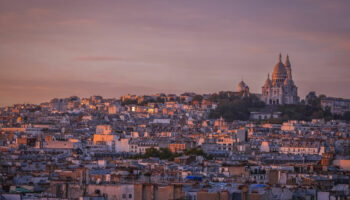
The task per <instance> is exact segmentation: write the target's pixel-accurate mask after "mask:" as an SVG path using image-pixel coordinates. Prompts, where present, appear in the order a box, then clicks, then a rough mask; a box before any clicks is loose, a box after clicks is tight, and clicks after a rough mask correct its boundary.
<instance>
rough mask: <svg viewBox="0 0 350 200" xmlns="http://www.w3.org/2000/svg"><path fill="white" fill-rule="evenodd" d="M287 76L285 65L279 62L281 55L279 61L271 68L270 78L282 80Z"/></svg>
mask: <svg viewBox="0 0 350 200" xmlns="http://www.w3.org/2000/svg"><path fill="white" fill-rule="evenodd" d="M286 78H287V71H286V67H285V66H284V65H283V63H282V62H281V55H280V60H279V62H278V63H277V64H276V65H275V68H274V69H273V74H272V80H273V81H280V82H282V81H284V80H285V79H286Z"/></svg>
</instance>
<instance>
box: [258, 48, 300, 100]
mask: <svg viewBox="0 0 350 200" xmlns="http://www.w3.org/2000/svg"><path fill="white" fill-rule="evenodd" d="M281 60H282V56H281V54H280V56H279V62H278V63H277V64H276V65H275V68H274V70H273V73H272V79H270V76H269V75H268V77H267V80H266V81H265V84H264V86H263V87H262V95H261V98H262V101H264V102H265V103H266V104H268V105H278V104H282V105H283V104H298V103H299V96H298V88H297V86H296V85H295V84H294V81H293V78H292V68H291V64H290V61H289V57H288V55H287V58H286V61H285V64H283V63H282V61H281Z"/></svg>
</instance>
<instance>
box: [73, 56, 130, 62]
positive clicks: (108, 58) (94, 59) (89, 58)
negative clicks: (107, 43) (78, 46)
mask: <svg viewBox="0 0 350 200" xmlns="http://www.w3.org/2000/svg"><path fill="white" fill-rule="evenodd" d="M75 60H78V61H86V62H90V61H91V62H99V61H125V59H123V58H120V57H116V56H82V57H77V58H75Z"/></svg>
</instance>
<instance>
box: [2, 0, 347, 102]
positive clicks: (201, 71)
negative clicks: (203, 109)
mask: <svg viewBox="0 0 350 200" xmlns="http://www.w3.org/2000/svg"><path fill="white" fill-rule="evenodd" d="M349 10H350V1H348V0H343V1H341V0H339V1H327V0H325V1H324V0H308V1H305V0H293V1H287V0H279V1H276V0H247V1H234V0H218V1H213V0H157V1H156V0H147V1H141V0H139V1H136V0H135V1H134V0H125V1H122V0H98V1H96V0H93V1H92V0H75V1H70V0H69V1H68V0H50V1H47V0H31V1H28V0H16V1H13V0H0V106H6V105H11V104H14V103H41V102H45V101H49V100H50V99H52V98H55V97H59V98H61V97H69V96H72V95H77V96H80V97H88V96H91V95H102V96H104V97H108V98H110V97H116V98H118V97H120V96H122V95H125V94H127V93H130V94H137V95H143V94H155V93H160V92H164V93H176V94H181V93H183V92H197V93H214V92H218V91H236V90H237V87H238V83H239V82H240V81H241V80H244V82H245V83H246V84H247V85H248V86H249V87H250V90H251V92H255V93H261V87H262V86H263V84H264V82H265V80H266V78H267V74H268V73H270V74H271V73H272V71H273V68H274V66H275V64H276V63H277V62H278V54H279V53H282V59H283V60H285V57H286V55H287V54H288V55H289V57H290V61H291V64H292V73H293V79H294V82H295V84H296V85H297V86H298V92H299V96H300V97H301V98H302V99H303V98H305V95H306V94H307V93H308V92H309V91H316V93H317V94H325V95H327V96H334V97H343V98H350V89H349V86H350V78H349V77H350V12H349Z"/></svg>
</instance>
